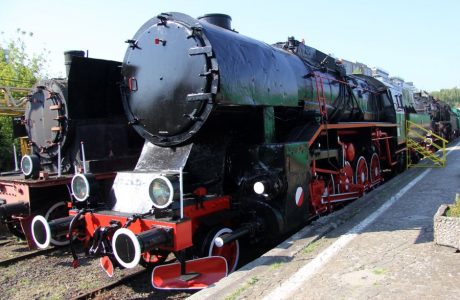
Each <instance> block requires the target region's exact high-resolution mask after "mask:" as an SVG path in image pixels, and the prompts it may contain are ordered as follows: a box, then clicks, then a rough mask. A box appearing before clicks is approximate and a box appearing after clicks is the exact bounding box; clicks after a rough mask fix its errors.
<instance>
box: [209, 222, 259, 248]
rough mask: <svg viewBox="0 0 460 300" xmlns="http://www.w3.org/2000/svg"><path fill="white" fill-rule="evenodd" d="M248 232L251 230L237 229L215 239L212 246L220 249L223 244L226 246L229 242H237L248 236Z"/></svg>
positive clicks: (245, 228) (246, 228)
mask: <svg viewBox="0 0 460 300" xmlns="http://www.w3.org/2000/svg"><path fill="white" fill-rule="evenodd" d="M250 232H251V230H250V229H249V228H248V227H243V228H239V229H237V230H235V231H233V232H232V233H226V234H223V235H221V236H219V237H217V238H216V239H215V240H214V244H215V245H216V246H217V247H219V248H221V247H223V246H224V245H225V244H228V243H230V242H232V241H234V240H237V239H239V238H240V237H242V236H245V235H247V234H249V233H250Z"/></svg>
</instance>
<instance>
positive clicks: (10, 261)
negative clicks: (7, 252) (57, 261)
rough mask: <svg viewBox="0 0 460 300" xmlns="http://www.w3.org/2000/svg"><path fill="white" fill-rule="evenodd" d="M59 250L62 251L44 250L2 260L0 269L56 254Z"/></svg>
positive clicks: (55, 248)
mask: <svg viewBox="0 0 460 300" xmlns="http://www.w3.org/2000/svg"><path fill="white" fill-rule="evenodd" d="M58 249H61V248H59V247H52V248H48V249H43V250H34V251H32V252H29V253H26V254H23V255H18V256H15V257H12V258H7V259H2V260H0V267H6V266H9V265H11V264H14V263H17V262H18V261H22V260H26V259H29V258H32V257H36V256H40V255H45V254H48V253H51V252H54V251H56V250H58Z"/></svg>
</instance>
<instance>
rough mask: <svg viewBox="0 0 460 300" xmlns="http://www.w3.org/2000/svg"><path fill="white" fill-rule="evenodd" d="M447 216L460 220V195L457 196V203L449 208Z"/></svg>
mask: <svg viewBox="0 0 460 300" xmlns="http://www.w3.org/2000/svg"><path fill="white" fill-rule="evenodd" d="M446 216H447V217H457V218H460V194H457V195H456V196H455V203H454V204H452V205H451V206H449V208H448V209H447V211H446Z"/></svg>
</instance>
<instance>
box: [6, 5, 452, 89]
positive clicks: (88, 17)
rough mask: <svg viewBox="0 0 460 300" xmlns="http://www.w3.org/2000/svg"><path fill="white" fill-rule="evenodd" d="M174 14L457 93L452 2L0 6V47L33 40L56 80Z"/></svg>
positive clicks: (119, 49)
mask: <svg viewBox="0 0 460 300" xmlns="http://www.w3.org/2000/svg"><path fill="white" fill-rule="evenodd" d="M167 11H179V12H183V13H186V14H189V15H191V16H193V17H197V16H200V15H203V14H206V13H215V12H219V13H226V14H229V15H231V17H232V19H233V25H232V26H233V28H235V29H236V30H237V31H239V32H240V33H241V34H244V35H246V36H249V37H252V38H254V39H257V40H261V41H264V42H267V43H275V42H278V41H285V40H286V39H287V37H288V36H295V37H296V38H297V39H299V40H300V39H302V38H303V39H305V42H306V43H307V44H308V45H310V46H312V47H315V48H317V49H319V50H321V51H323V52H326V53H332V54H334V55H335V56H336V57H341V58H344V59H347V60H351V61H359V62H363V63H366V64H367V65H368V66H370V67H374V66H376V67H381V68H383V69H385V70H387V71H388V72H390V74H391V75H393V76H400V77H402V78H404V79H405V80H406V81H413V82H414V84H415V85H416V86H417V87H418V88H421V89H426V90H429V91H432V90H438V89H441V88H452V87H454V86H457V87H460V75H459V70H460V40H459V33H460V1H454V0H438V1H428V0H418V1H402V0H386V1H371V0H368V1H365V0H348V1H343V0H342V1H339V0H323V1H318V0H316V1H260V0H255V1H254V0H253V1H251V0H246V1H240V0H232V1H217V0H213V1H208V0H189V1H186V0H169V1H156V0H148V1H147V0H145V1H144V0H142V1H135V0H131V1H127V0H125V1H119V0H112V1H108V0H99V1H98V0H93V1H88V0H78V1H68V0H27V1H26V0H0V32H4V33H3V34H2V35H1V36H0V39H2V40H5V39H7V38H8V37H9V36H12V35H14V33H15V31H16V28H21V29H23V30H25V31H31V32H33V33H34V36H33V37H32V38H28V39H27V42H28V50H29V51H31V52H35V53H39V52H40V51H41V50H42V49H43V48H46V49H48V50H49V51H50V54H49V56H48V59H49V60H50V66H49V73H50V74H51V75H52V76H58V75H63V74H64V65H63V55H62V53H63V52H64V51H65V50H74V49H83V50H89V55H90V57H96V58H105V59H112V60H122V59H123V56H124V52H125V50H126V44H125V43H124V41H125V40H126V39H128V38H131V37H132V36H133V35H134V33H135V32H136V31H137V29H138V28H139V27H140V26H141V25H142V24H143V23H144V22H146V21H147V20H148V19H149V18H151V17H153V16H156V15H157V14H159V13H161V12H167Z"/></svg>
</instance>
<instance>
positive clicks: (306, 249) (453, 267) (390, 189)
mask: <svg viewBox="0 0 460 300" xmlns="http://www.w3.org/2000/svg"><path fill="white" fill-rule="evenodd" d="M452 148H453V149H454V150H453V151H451V152H450V154H449V156H448V162H447V167H446V168H439V169H418V168H416V169H411V170H409V171H406V172H405V173H404V174H402V175H399V176H398V177H396V178H394V179H393V180H391V181H389V182H388V183H386V184H385V185H383V186H381V187H379V188H378V189H376V190H375V191H373V192H372V193H370V194H368V195H366V196H365V197H363V198H361V199H360V200H358V201H356V202H355V203H353V204H351V205H349V206H347V207H346V208H345V209H343V210H341V211H339V212H337V213H334V214H332V215H330V216H327V217H326V218H322V219H320V220H319V221H318V222H315V223H314V224H312V225H309V226H307V227H306V228H305V229H303V230H302V231H301V232H299V233H298V234H297V235H296V236H295V237H293V238H292V239H290V240H287V241H285V242H284V243H282V244H280V245H279V246H278V247H277V248H275V249H273V250H271V251H270V252H268V253H267V254H265V255H264V256H263V257H261V258H259V259H258V260H256V261H255V262H253V263H251V264H249V265H247V266H245V267H243V268H241V270H240V271H238V272H235V273H234V274H231V275H230V276H229V277H228V278H226V279H224V280H222V281H221V282H219V283H218V284H217V285H216V286H215V287H212V288H209V289H207V290H203V291H201V292H199V293H197V294H195V295H194V296H192V298H195V299H205V298H208V299H227V300H233V299H249V298H250V299H369V298H372V299H391V298H394V299H460V253H456V251H455V249H453V248H448V247H442V246H437V245H435V244H434V242H433V215H434V214H435V213H436V211H437V209H438V207H439V206H440V204H443V203H452V202H453V201H454V198H455V194H456V193H460V146H456V147H454V146H452Z"/></svg>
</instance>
